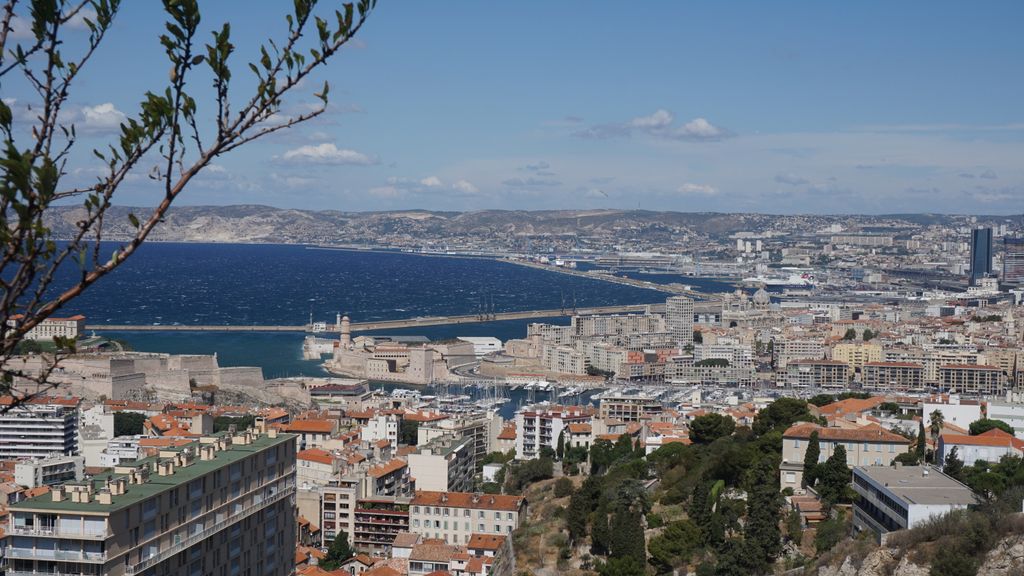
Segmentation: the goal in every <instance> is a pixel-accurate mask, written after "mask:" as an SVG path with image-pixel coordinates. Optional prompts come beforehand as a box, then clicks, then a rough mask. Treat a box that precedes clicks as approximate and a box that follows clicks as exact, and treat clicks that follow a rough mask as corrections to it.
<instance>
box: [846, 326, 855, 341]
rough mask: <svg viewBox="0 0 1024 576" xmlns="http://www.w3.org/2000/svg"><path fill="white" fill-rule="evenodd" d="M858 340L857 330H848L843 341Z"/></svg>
mask: <svg viewBox="0 0 1024 576" xmlns="http://www.w3.org/2000/svg"><path fill="white" fill-rule="evenodd" d="M856 338H857V330H855V329H854V328H847V329H846V333H845V334H843V340H855V339H856Z"/></svg>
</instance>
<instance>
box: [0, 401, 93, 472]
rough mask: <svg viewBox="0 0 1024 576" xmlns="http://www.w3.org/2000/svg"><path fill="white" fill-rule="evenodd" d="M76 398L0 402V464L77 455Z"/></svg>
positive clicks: (77, 403)
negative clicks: (2, 407)
mask: <svg viewBox="0 0 1024 576" xmlns="http://www.w3.org/2000/svg"><path fill="white" fill-rule="evenodd" d="M80 402H81V399H79V398H56V397H50V396H40V397H37V398H31V399H28V400H25V401H24V402H21V403H18V404H16V405H13V406H12V404H14V399H13V398H11V397H10V396H5V397H3V398H0V406H10V408H9V409H8V410H7V411H6V412H2V413H0V460H8V459H16V458H45V457H47V456H50V455H52V454H65V455H71V454H78V406H79V403H80Z"/></svg>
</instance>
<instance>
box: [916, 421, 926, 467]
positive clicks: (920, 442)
mask: <svg viewBox="0 0 1024 576" xmlns="http://www.w3.org/2000/svg"><path fill="white" fill-rule="evenodd" d="M914 453H915V454H916V455H917V459H918V460H919V461H921V462H923V461H924V420H921V421H920V422H919V423H918V425H917V445H916V447H915V448H914Z"/></svg>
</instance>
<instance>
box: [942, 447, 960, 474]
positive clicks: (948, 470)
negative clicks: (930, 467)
mask: <svg viewBox="0 0 1024 576" xmlns="http://www.w3.org/2000/svg"><path fill="white" fill-rule="evenodd" d="M958 452H959V450H958V449H957V447H956V446H953V449H952V450H950V451H949V454H946V457H945V458H943V460H942V473H943V474H945V475H947V476H952V477H953V478H956V479H958V480H959V479H960V476H961V475H962V474H963V471H964V461H963V460H961V459H960V457H959V455H958Z"/></svg>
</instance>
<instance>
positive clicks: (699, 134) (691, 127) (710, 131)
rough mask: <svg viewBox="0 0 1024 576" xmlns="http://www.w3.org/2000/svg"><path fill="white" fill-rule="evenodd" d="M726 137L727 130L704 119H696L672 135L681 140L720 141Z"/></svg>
mask: <svg viewBox="0 0 1024 576" xmlns="http://www.w3.org/2000/svg"><path fill="white" fill-rule="evenodd" d="M726 135H727V132H726V131H725V130H722V129H721V128H719V127H718V126H715V125H714V124H712V123H711V122H708V121H707V120H706V119H704V118H694V119H693V120H690V121H689V122H687V123H686V124H683V125H682V126H681V127H680V128H679V129H677V130H675V131H674V132H673V133H672V137H673V138H678V139H680V140H718V139H719V138H722V137H724V136H726Z"/></svg>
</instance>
